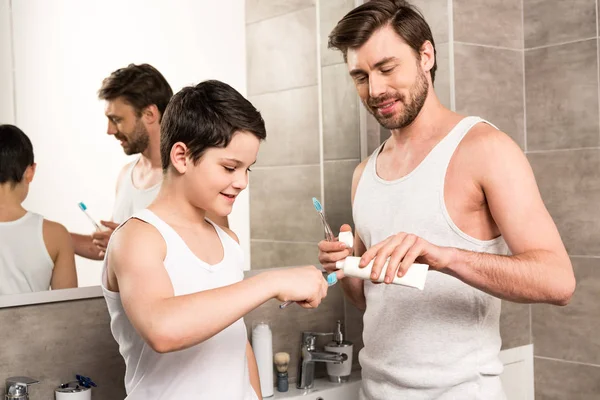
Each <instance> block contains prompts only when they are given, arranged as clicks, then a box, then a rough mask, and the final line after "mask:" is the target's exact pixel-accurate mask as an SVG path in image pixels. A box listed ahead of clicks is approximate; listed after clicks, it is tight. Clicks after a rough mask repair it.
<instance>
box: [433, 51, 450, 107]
mask: <svg viewBox="0 0 600 400" xmlns="http://www.w3.org/2000/svg"><path fill="white" fill-rule="evenodd" d="M435 50H436V53H437V57H436V62H437V70H436V72H435V82H434V83H433V87H434V89H435V93H436V94H437V97H438V98H439V99H440V102H441V103H442V104H443V105H444V106H445V107H447V108H451V106H452V102H451V100H450V99H451V91H450V82H451V79H452V77H451V76H450V54H449V45H448V43H444V44H439V45H436V49H435Z"/></svg>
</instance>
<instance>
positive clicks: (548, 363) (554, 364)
mask: <svg viewBox="0 0 600 400" xmlns="http://www.w3.org/2000/svg"><path fill="white" fill-rule="evenodd" d="M534 371H535V372H534V373H535V399H536V400H598V399H599V398H600V367H597V366H588V365H581V364H573V363H567V362H562V361H557V360H546V359H541V358H537V357H536V358H535V365H534Z"/></svg>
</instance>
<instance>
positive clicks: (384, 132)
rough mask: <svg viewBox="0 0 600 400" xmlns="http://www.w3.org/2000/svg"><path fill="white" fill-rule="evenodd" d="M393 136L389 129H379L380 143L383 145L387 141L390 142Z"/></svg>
mask: <svg viewBox="0 0 600 400" xmlns="http://www.w3.org/2000/svg"><path fill="white" fill-rule="evenodd" d="M390 136H392V132H390V130H389V129H386V128H384V127H383V126H381V127H380V128H379V142H380V143H383V142H385V141H386V140H388V138H389V137H390Z"/></svg>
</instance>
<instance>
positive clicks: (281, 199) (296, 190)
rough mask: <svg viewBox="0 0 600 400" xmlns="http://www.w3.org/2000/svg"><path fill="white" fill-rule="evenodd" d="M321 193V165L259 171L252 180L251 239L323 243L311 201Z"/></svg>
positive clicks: (254, 172)
mask: <svg viewBox="0 0 600 400" xmlns="http://www.w3.org/2000/svg"><path fill="white" fill-rule="evenodd" d="M320 193H321V177H320V167H319V166H318V165H314V166H293V167H273V168H271V167H266V168H255V169H254V170H253V171H252V176H251V180H250V210H251V212H250V237H251V238H253V239H262V240H278V241H296V242H308V243H313V242H315V241H319V240H320V238H321V237H322V235H323V229H322V228H321V221H320V220H319V216H318V215H317V213H316V212H315V209H314V207H313V204H312V201H311V198H312V197H314V196H318V195H319V194H320ZM253 256H254V255H253Z"/></svg>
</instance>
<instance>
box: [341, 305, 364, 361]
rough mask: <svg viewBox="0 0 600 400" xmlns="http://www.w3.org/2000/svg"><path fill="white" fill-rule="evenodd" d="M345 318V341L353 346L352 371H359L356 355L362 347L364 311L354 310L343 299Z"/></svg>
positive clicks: (354, 308)
mask: <svg viewBox="0 0 600 400" xmlns="http://www.w3.org/2000/svg"><path fill="white" fill-rule="evenodd" d="M344 306H345V318H346V340H349V341H350V342H352V343H353V344H354V348H353V350H354V354H353V356H352V366H353V369H359V368H360V363H359V361H358V353H359V352H360V350H361V349H362V348H363V347H364V343H363V339H362V332H363V326H364V324H363V315H364V311H361V310H359V309H358V308H356V307H355V306H354V305H353V304H352V303H350V301H349V300H348V299H347V298H344Z"/></svg>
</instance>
